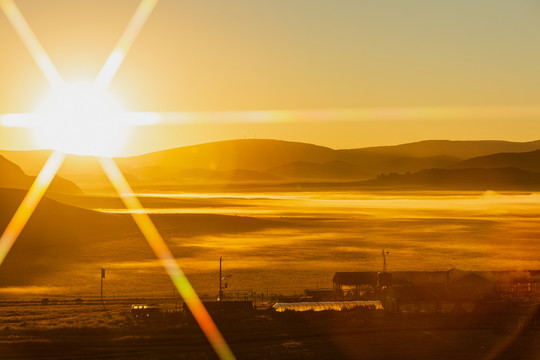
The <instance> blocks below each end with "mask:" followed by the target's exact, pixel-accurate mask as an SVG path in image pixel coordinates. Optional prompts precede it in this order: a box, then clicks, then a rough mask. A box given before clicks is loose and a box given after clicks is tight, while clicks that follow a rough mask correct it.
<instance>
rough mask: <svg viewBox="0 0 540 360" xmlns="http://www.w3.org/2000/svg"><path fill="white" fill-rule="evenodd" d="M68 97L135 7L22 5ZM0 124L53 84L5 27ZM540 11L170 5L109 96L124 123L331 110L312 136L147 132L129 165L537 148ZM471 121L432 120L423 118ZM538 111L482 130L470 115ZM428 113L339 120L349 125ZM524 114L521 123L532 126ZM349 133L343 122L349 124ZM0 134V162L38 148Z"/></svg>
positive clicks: (121, 0)
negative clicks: (229, 149) (356, 151)
mask: <svg viewBox="0 0 540 360" xmlns="http://www.w3.org/2000/svg"><path fill="white" fill-rule="evenodd" d="M16 3H17V5H18V6H19V7H20V9H21V12H22V13H23V15H24V16H25V17H26V19H27V21H28V23H29V24H30V26H31V27H32V29H33V30H34V32H35V33H36V35H37V36H38V38H39V40H40V41H41V43H42V45H43V47H44V48H45V50H46V51H47V52H48V54H49V56H50V57H51V59H52V61H53V62H54V63H55V65H56V66H57V68H58V70H59V72H60V74H61V75H62V76H63V77H64V79H65V80H67V81H80V80H88V81H91V80H93V79H94V78H95V76H96V75H97V73H98V71H99V69H100V68H101V66H102V65H103V63H104V62H105V60H106V58H107V57H108V55H109V53H110V51H111V50H112V48H113V47H114V45H115V43H116V41H117V40H118V38H119V36H120V35H121V33H122V31H123V30H124V28H125V26H126V24H127V23H128V21H129V19H130V17H131V15H132V14H133V12H134V11H135V9H136V7H137V5H138V1H136V0H115V1H108V0H92V1H82V0H80V1H73V0H18V1H16ZM0 54H1V56H0V84H1V86H0V114H1V113H17V112H30V111H32V110H33V109H34V108H35V105H36V103H37V102H38V101H39V100H40V98H41V97H43V96H44V94H45V93H46V92H47V91H48V84H47V82H46V80H45V79H44V77H43V75H42V74H41V73H40V72H39V69H38V67H37V66H36V65H35V64H34V62H33V60H32V58H31V56H30V55H29V53H28V51H27V50H26V48H25V47H24V45H23V43H22V42H21V40H20V39H19V37H18V36H17V34H16V32H15V31H14V30H13V28H12V27H11V25H10V24H9V23H8V21H7V19H6V18H5V17H4V16H3V15H0ZM539 63H540V5H538V4H537V3H536V2H535V1H532V0H531V1H525V0H514V1H507V0H475V1H470V0H456V1H444V2H443V1H429V0H423V1H420V0H405V1H404V0H385V1H360V0H350V1H346V0H342V1H338V2H332V1H312V0H295V1H289V0H268V1H253V0H237V1H221V0H207V1H180V0H161V1H160V2H159V3H158V5H157V7H156V9H155V10H154V13H153V14H152V16H151V17H150V19H149V20H148V22H147V24H146V25H145V27H144V28H143V30H142V31H141V33H140V36H139V37H138V39H137V41H136V42H135V44H134V45H133V47H132V49H131V51H130V52H129V54H128V55H127V57H126V60H125V62H124V64H123V65H122V67H121V68H120V70H119V72H118V74H117V76H116V78H115V79H114V81H113V82H112V84H111V87H110V89H111V91H112V92H113V93H115V94H116V96H117V97H119V98H120V99H121V100H122V102H123V104H124V107H125V108H126V109H128V110H130V111H155V112H182V111H189V112H191V111H213V112H215V111H247V110H257V111H264V110H309V109H323V110H336V114H337V115H336V116H335V118H333V117H332V116H327V117H325V118H324V119H323V120H320V119H319V120H318V121H310V120H311V119H310V118H309V116H306V115H305V113H301V114H300V115H298V117H297V118H294V117H293V118H292V119H290V120H289V121H287V122H277V123H276V122H272V121H264V122H258V123H242V122H238V123H230V122H227V123H222V122H220V121H216V122H215V123H193V124H188V125H186V124H184V125H167V126H165V125H161V126H157V127H155V128H152V129H149V128H144V129H143V128H140V129H138V130H136V131H135V132H134V134H133V140H132V141H131V142H130V146H129V147H128V148H126V151H125V153H126V154H128V153H140V152H145V151H150V150H155V149H160V148H166V147H173V146H182V145H189V144H194V143H200V142H207V141H216V140H226V139H233V138H253V137H257V138H277V139H284V140H293V141H304V142H310V143H315V144H319V145H326V146H330V147H333V148H351V147H362V146H370V145H379V144H380V145H383V144H396V143H402V142H409V141H417V140H422V139H433V138H437V139H443V138H444V139H503V140H514V141H527V140H533V139H536V138H538V135H537V134H540V120H539V119H538V117H537V116H536V114H537V113H538V111H537V109H538V108H539V107H540V87H539V86H538V84H540V67H539V66H538V64H539ZM454 107H458V108H465V109H466V108H471V109H473V110H472V114H471V115H470V116H468V115H467V112H466V111H464V112H460V114H459V116H458V115H452V116H437V115H434V116H431V117H430V118H425V117H424V118H423V117H422V116H421V109H423V108H430V109H433V108H440V109H443V110H441V111H440V112H439V113H441V114H443V115H444V114H445V110H444V109H451V108H454ZM493 107H495V108H498V107H505V108H507V107H511V108H512V107H516V108H518V109H523V108H525V109H529V108H530V109H533V110H535V109H536V110H535V111H532V113H533V115H527V112H526V111H519V112H516V115H515V116H512V113H511V112H510V113H509V112H508V111H506V112H505V113H504V114H501V115H499V114H498V113H497V111H494V110H490V111H489V114H490V116H480V117H479V116H477V115H475V114H476V113H475V112H474V111H476V110H475V109H478V108H481V109H485V108H488V109H492V108H493ZM372 108H388V109H396V108H397V109H401V108H406V109H408V108H413V109H420V110H419V113H420V115H419V116H416V115H414V112H413V116H411V115H408V116H405V117H403V118H399V117H398V118H377V117H375V118H373V119H370V118H365V117H361V118H359V119H356V120H355V119H351V118H347V119H343V118H340V116H339V110H340V109H372ZM524 114H525V115H524ZM345 120H346V121H345ZM27 138H28V137H27V136H25V133H24V130H20V129H5V128H0V148H21V149H22V148H28V147H31V144H30V141H29V140H28V139H27Z"/></svg>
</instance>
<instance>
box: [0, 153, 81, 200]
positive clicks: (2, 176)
mask: <svg viewBox="0 0 540 360" xmlns="http://www.w3.org/2000/svg"><path fill="white" fill-rule="evenodd" d="M34 180H35V177H34V176H28V175H26V174H25V173H24V171H23V170H22V169H21V168H20V167H19V166H18V165H16V164H14V163H13V162H11V161H9V160H7V159H6V158H5V157H3V156H1V155H0V187H5V188H14V189H29V188H30V186H31V185H32V183H33V182H34ZM49 191H51V192H56V193H65V194H79V193H81V192H82V191H81V189H80V188H79V187H78V186H77V185H75V184H74V183H72V182H71V181H69V180H66V179H64V178H61V177H59V176H55V178H54V180H53V182H52V183H51V185H50V187H49Z"/></svg>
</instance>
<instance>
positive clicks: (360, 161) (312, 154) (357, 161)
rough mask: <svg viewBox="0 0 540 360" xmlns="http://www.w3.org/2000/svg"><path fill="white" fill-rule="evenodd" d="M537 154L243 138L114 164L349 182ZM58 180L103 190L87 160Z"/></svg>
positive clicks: (163, 171)
mask: <svg viewBox="0 0 540 360" xmlns="http://www.w3.org/2000/svg"><path fill="white" fill-rule="evenodd" d="M537 149H540V140H537V141H530V142H509V141H449V140H427V141H420V142H415V143H409V144H402V145H395V146H380V147H367V148H359V149H346V150H334V149H331V148H327V147H323V146H317V145H312V144H306V143H299V142H289V141H280V140H265V139H248V140H227V141H219V142H212V143H206V144H200V145H193V146H185V147H179V148H175V149H169V150H163V151H157V152H153V153H148V154H144V155H140V156H134V157H124V158H117V159H116V160H117V162H118V163H119V165H120V167H121V168H122V170H123V172H124V173H125V174H126V176H127V177H128V179H129V180H130V181H131V182H133V183H146V184H150V183H153V184H171V183H175V182H178V183H179V184H188V183H191V184H197V183H199V182H200V183H209V182H210V183H218V182H221V183H224V184H227V183H236V182H244V183H247V182H250V181H253V182H261V181H262V182H264V181H269V182H276V181H281V180H283V181H284V182H290V181H319V180H325V179H326V180H332V181H350V180H362V179H367V178H370V177H375V176H377V175H379V174H382V173H392V172H400V173H401V172H403V173H405V172H417V171H420V170H423V169H430V168H466V167H484V165H482V164H480V163H478V164H477V163H476V162H470V163H468V162H466V161H467V160H466V159H470V158H474V157H483V156H494V154H497V153H508V152H513V153H526V152H531V151H534V150H537ZM0 154H4V155H5V157H6V158H8V159H10V160H12V161H14V162H16V163H17V164H19V165H20V166H21V167H22V168H23V169H24V170H25V171H27V172H29V171H30V170H28V169H31V171H30V172H31V173H32V172H33V173H35V172H37V171H39V169H40V168H41V166H42V165H43V163H44V161H45V158H46V156H47V154H48V152H46V151H37V152H16V151H15V152H13V151H11V152H5V151H4V152H2V151H0ZM475 161H480V160H475ZM480 162H482V161H480ZM484 163H485V161H484ZM494 164H495V163H494ZM38 165H39V166H38ZM486 166H487V165H486ZM500 166H502V167H519V168H523V169H525V170H535V169H536V168H535V167H534V166H527V167H524V166H525V165H523V166H522V165H519V164H518V165H515V164H513V163H512V160H508V161H506V162H505V163H503V162H501V165H500ZM489 167H495V166H491V165H490V166H489ZM59 175H61V176H64V177H66V178H68V179H69V180H71V181H74V182H76V183H77V184H79V185H80V186H86V184H90V185H89V186H92V184H99V185H103V184H108V180H107V179H106V177H105V176H104V174H103V171H102V170H101V169H100V168H99V166H98V164H97V162H96V160H95V159H93V158H91V157H77V156H68V158H67V159H66V162H65V164H64V165H63V166H62V168H61V169H60V172H59Z"/></svg>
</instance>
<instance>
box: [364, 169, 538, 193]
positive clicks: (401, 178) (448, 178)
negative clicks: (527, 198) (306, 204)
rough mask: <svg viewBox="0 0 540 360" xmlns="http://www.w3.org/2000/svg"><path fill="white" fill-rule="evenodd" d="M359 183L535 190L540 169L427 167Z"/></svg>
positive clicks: (394, 185)
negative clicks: (411, 172) (534, 170)
mask: <svg viewBox="0 0 540 360" xmlns="http://www.w3.org/2000/svg"><path fill="white" fill-rule="evenodd" d="M355 184H356V185H359V186H375V187H394V188H415V189H445V190H458V189H461V190H538V189H540V173H533V172H528V171H525V170H521V169H516V168H497V169H428V170H422V171H418V172H416V173H413V174H389V175H383V176H379V177H378V178H376V179H372V180H368V181H364V182H358V183H355Z"/></svg>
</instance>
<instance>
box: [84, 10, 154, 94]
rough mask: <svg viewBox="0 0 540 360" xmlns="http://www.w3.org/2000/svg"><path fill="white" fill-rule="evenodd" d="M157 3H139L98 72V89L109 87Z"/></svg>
mask: <svg viewBox="0 0 540 360" xmlns="http://www.w3.org/2000/svg"><path fill="white" fill-rule="evenodd" d="M157 2H158V0H142V1H141V3H140V5H139V7H138V8H137V10H136V11H135V14H134V15H133V17H132V18H131V21H130V22H129V24H128V26H127V28H126V30H125V31H124V33H123V34H122V37H120V40H118V43H117V44H116V47H115V48H114V50H113V51H112V53H111V55H110V56H109V58H108V59H107V61H106V62H105V65H103V68H102V69H101V71H100V72H99V75H98V77H97V79H96V82H95V84H96V86H97V87H98V88H101V89H105V88H107V86H109V84H110V83H111V81H112V79H113V78H114V75H116V72H117V71H118V68H120V65H122V62H123V61H124V58H125V57H126V55H127V53H128V51H129V49H130V48H131V45H133V43H134V42H135V39H136V38H137V36H138V35H139V32H140V31H141V29H142V27H143V26H144V24H145V23H146V20H148V18H149V17H150V14H151V13H152V11H153V10H154V7H155V6H156V4H157Z"/></svg>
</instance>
